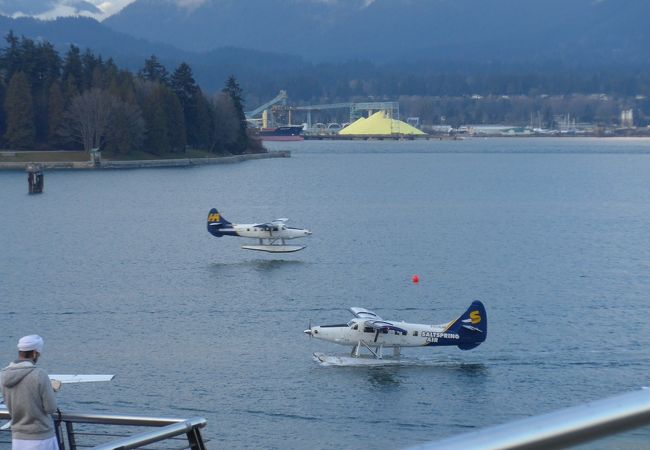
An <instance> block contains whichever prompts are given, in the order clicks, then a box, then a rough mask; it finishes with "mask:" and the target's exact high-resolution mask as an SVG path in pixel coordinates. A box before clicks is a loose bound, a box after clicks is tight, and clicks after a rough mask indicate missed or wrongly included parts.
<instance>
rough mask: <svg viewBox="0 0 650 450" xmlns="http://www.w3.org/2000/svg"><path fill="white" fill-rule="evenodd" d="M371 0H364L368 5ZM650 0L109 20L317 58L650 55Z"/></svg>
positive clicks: (331, 6)
mask: <svg viewBox="0 0 650 450" xmlns="http://www.w3.org/2000/svg"><path fill="white" fill-rule="evenodd" d="M366 4H367V6H365V7H364V6H363V5H366ZM649 19H650V2H648V1H647V0H600V1H598V0H572V1H570V2H567V1H565V0H546V1H545V2H531V1H528V2H524V1H522V0H375V1H374V2H370V3H368V2H364V1H353V2H351V1H347V2H344V1H340V0H339V1H328V2H324V1H316V0H207V1H205V2H203V3H202V4H200V5H199V6H196V7H195V8H191V9H188V8H183V7H181V6H179V5H178V4H177V3H176V2H175V1H173V0H163V1H160V0H137V1H136V2H134V3H132V4H131V5H129V6H127V7H126V8H124V9H123V10H122V11H121V12H119V13H118V14H116V15H114V16H112V17H110V18H108V19H107V20H105V21H104V23H105V24H106V25H108V26H110V27H111V28H113V29H115V30H119V31H123V32H129V33H133V34H135V35H137V36H138V37H143V38H146V39H149V40H152V41H159V42H167V43H170V44H173V45H176V46H178V47H181V48H185V49H191V50H208V49H213V48H218V47H223V46H236V47H244V48H251V49H256V50H260V51H275V52H284V53H290V54H297V55H301V56H303V57H306V58H310V59H314V60H332V59H339V60H341V59H343V60H344V59H349V58H366V59H370V60H374V61H380V62H384V61H398V60H413V59H421V60H435V59H438V60H448V59H463V58H472V59H476V60H482V61H492V60H495V59H498V60H505V61H510V62H517V61H518V62H524V61H528V60H538V59H544V58H552V59H561V60H566V61H575V60H576V59H580V60H584V61H589V60H591V61H594V59H598V58H602V59H603V60H604V61H608V60H610V59H611V60H613V61H622V62H625V61H632V62H639V61H641V60H644V61H648V60H650V56H649V55H648V54H647V51H646V48H647V45H648V44H649V43H650V33H649V31H648V29H647V26H646V25H645V23H647V21H648V20H649Z"/></svg>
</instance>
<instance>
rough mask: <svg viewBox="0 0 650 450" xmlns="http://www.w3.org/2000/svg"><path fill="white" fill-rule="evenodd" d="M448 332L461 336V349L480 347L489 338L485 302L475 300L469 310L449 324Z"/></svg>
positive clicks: (459, 346) (459, 345)
mask: <svg viewBox="0 0 650 450" xmlns="http://www.w3.org/2000/svg"><path fill="white" fill-rule="evenodd" d="M447 332H448V333H456V334H458V335H459V336H460V343H459V344H458V348H460V349H461V350H470V349H472V348H474V347H478V346H479V345H480V344H481V342H483V341H485V339H486V338H487V312H486V311H485V306H483V303H481V302H480V301H478V300H474V301H473V302H472V304H471V305H470V306H469V308H467V311H465V312H464V313H463V315H462V316H460V317H459V318H458V319H456V320H455V321H454V322H453V323H452V324H451V325H450V326H449V328H448V329H447Z"/></svg>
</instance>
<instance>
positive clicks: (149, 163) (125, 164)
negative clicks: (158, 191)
mask: <svg viewBox="0 0 650 450" xmlns="http://www.w3.org/2000/svg"><path fill="white" fill-rule="evenodd" d="M289 157H291V152H290V151H288V150H279V151H271V152H267V153H248V154H244V155H234V156H220V157H216V158H181V159H150V160H136V161H115V160H102V161H101V163H100V164H93V163H92V162H90V161H56V162H53V161H49V162H39V161H26V162H0V170H26V168H27V166H28V165H34V164H38V165H39V166H40V167H41V168H42V169H43V170H70V169H72V170H111V169H145V168H158V167H192V166H205V165H209V164H231V163H237V162H242V161H249V160H252V159H266V158H289Z"/></svg>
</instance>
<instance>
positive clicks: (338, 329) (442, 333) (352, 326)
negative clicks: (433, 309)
mask: <svg viewBox="0 0 650 450" xmlns="http://www.w3.org/2000/svg"><path fill="white" fill-rule="evenodd" d="M364 322H365V319H352V320H351V321H350V322H348V323H347V324H339V325H322V326H313V327H311V335H312V336H313V337H314V338H316V339H322V340H324V341H328V342H334V343H336V344H341V345H348V346H349V345H352V346H354V345H357V344H358V343H359V342H361V341H363V342H365V343H366V344H368V345H371V346H376V345H382V346H384V347H426V346H431V345H458V342H459V340H460V336H459V335H458V334H457V333H448V332H447V328H448V326H449V325H450V324H442V325H424V324H417V323H407V322H394V321H391V323H392V324H393V325H395V326H396V327H398V328H399V329H400V330H380V331H379V332H378V333H377V331H376V330H375V329H373V328H372V327H368V326H365V325H364Z"/></svg>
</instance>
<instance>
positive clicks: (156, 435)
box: [94, 417, 206, 450]
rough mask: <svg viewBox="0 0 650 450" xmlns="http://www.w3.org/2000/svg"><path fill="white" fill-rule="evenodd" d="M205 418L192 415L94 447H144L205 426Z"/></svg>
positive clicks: (104, 449)
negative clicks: (182, 419) (176, 421)
mask: <svg viewBox="0 0 650 450" xmlns="http://www.w3.org/2000/svg"><path fill="white" fill-rule="evenodd" d="M205 423H206V422H205V419H204V418H202V417H192V418H190V419H187V420H185V421H183V422H178V423H173V424H171V425H167V426H164V427H162V428H159V429H157V430H153V431H145V432H142V433H139V434H135V435H133V436H128V437H125V438H122V439H118V440H116V441H112V442H109V443H108V444H103V445H98V446H96V447H94V449H95V450H117V449H119V450H122V449H123V450H128V449H132V448H138V447H142V446H143V445H147V444H152V443H154V442H160V441H164V440H165V439H169V438H172V437H175V436H180V435H181V434H188V433H190V432H192V431H193V430H195V429H197V428H203V427H204V426H205Z"/></svg>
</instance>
